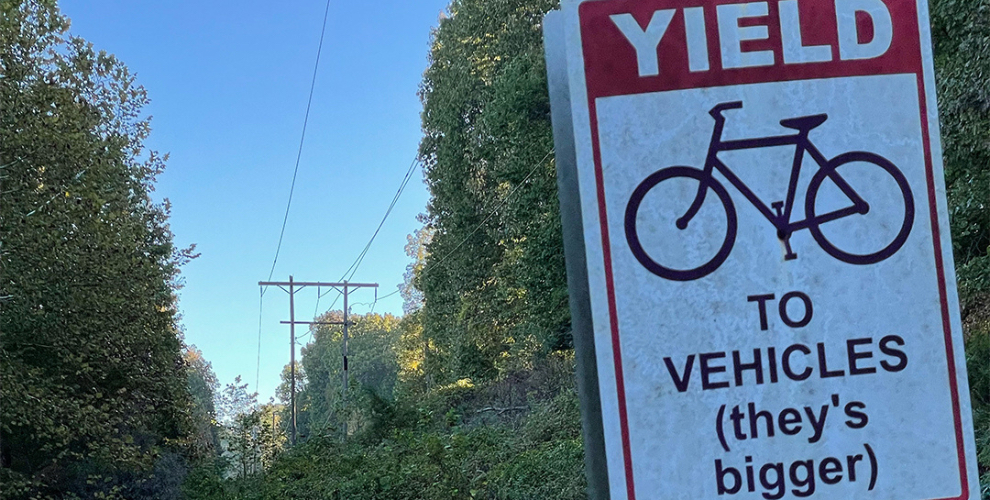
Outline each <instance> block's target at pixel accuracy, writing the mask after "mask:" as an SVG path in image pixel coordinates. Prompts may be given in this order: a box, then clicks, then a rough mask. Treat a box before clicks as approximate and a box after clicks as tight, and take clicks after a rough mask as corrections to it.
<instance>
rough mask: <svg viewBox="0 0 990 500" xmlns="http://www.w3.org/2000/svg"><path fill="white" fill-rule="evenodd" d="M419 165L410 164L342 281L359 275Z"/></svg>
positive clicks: (415, 159) (414, 161)
mask: <svg viewBox="0 0 990 500" xmlns="http://www.w3.org/2000/svg"><path fill="white" fill-rule="evenodd" d="M417 165H419V159H418V158H414V159H413V161H412V162H411V163H410V164H409V168H408V169H406V175H405V176H404V177H403V178H402V182H401V183H400V184H399V189H398V190H396V192H395V196H393V197H392V201H391V202H390V203H389V205H388V208H387V209H386V210H385V215H383V216H382V221H381V222H379V223H378V227H377V228H376V229H375V233H374V234H372V235H371V239H369V240H368V243H367V244H366V245H365V246H364V249H363V250H361V253H360V254H358V256H357V258H356V259H354V262H353V263H352V264H351V265H350V267H348V268H347V270H346V271H344V275H343V276H341V277H340V281H348V280H350V279H351V278H353V277H354V274H355V273H357V271H358V268H359V267H361V263H362V262H364V257H365V256H366V255H367V254H368V250H369V249H371V244H372V243H374V242H375V238H377V237H378V232H379V231H381V229H382V226H384V225H385V221H386V220H387V219H388V216H389V215H391V213H392V209H393V208H395V204H396V203H398V201H399V197H401V196H402V192H403V191H404V190H405V189H406V186H407V185H408V184H409V180H410V179H412V174H413V172H415V171H416V166H417ZM340 297H341V294H340V293H338V294H337V296H336V297H334V299H333V302H332V303H331V304H330V307H329V309H333V306H335V305H336V304H337V300H339V299H340ZM316 307H317V310H319V307H320V303H319V298H317V302H316Z"/></svg>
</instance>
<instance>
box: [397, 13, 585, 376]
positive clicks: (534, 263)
mask: <svg viewBox="0 0 990 500" xmlns="http://www.w3.org/2000/svg"><path fill="white" fill-rule="evenodd" d="M555 5H556V2H555V1H553V0H509V1H504V2H485V1H482V0H455V1H454V2H452V3H451V5H450V9H449V11H450V16H448V17H446V18H444V19H442V20H441V21H440V26H439V27H438V28H437V29H436V30H435V31H434V33H433V43H432V49H431V52H430V66H429V68H428V69H427V70H426V73H425V74H424V77H423V82H422V85H421V91H420V92H421V98H422V101H423V114H422V116H423V131H424V138H423V140H422V142H421V144H420V159H421V161H422V162H423V165H424V171H425V173H426V183H427V186H428V187H429V189H430V195H431V198H430V202H429V205H428V207H427V208H428V213H427V228H428V230H429V231H430V233H431V234H432V240H430V242H429V243H428V244H427V247H426V249H427V255H426V262H425V265H423V266H422V267H421V268H419V269H418V270H417V271H416V273H417V277H416V280H415V285H416V287H417V288H418V289H419V290H422V292H423V294H424V297H425V304H424V307H423V314H422V325H423V330H424V335H425V336H426V337H427V338H428V339H429V340H430V341H431V342H432V343H433V345H434V346H435V349H434V350H433V351H432V352H431V353H430V355H431V358H432V359H434V360H436V361H437V362H438V363H437V364H434V365H432V366H434V367H435V368H436V369H437V370H438V371H437V372H435V373H434V374H433V375H435V376H436V377H437V378H438V382H444V381H446V382H450V381H453V380H456V379H458V378H461V377H475V378H479V377H480V378H487V377H494V376H496V375H497V374H498V373H499V372H501V371H505V370H512V369H518V368H524V367H526V365H527V364H528V362H529V361H530V358H531V357H532V356H533V355H534V354H541V353H546V352H548V351H551V350H555V349H568V348H570V346H571V339H570V334H569V332H570V316H569V311H568V305H567V283H566V276H565V271H564V261H563V244H562V240H561V231H560V216H559V207H558V205H557V191H556V176H555V171H554V162H553V154H552V147H553V140H552V132H551V125H550V106H549V98H548V95H547V87H546V76H545V74H546V69H545V64H544V60H543V44H542V38H541V35H542V33H541V22H542V18H543V15H544V13H546V12H547V11H548V10H550V9H551V8H553V7H554V6H555Z"/></svg>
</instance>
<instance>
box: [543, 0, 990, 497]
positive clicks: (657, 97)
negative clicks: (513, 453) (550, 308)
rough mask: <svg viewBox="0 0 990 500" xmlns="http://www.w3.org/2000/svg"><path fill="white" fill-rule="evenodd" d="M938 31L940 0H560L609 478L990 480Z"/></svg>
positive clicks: (592, 364)
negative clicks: (952, 226)
mask: <svg viewBox="0 0 990 500" xmlns="http://www.w3.org/2000/svg"><path fill="white" fill-rule="evenodd" d="M929 38H930V34H929V27H928V12H927V2H926V1H924V0H919V1H917V2H915V0H903V1H902V0H887V1H883V0H801V1H798V0H779V1H777V0H774V1H756V2H745V3H741V2H731V1H713V0H707V1H699V0H696V1H694V2H684V1H673V0H635V1H629V0H594V1H570V2H566V1H565V3H564V7H563V10H562V12H559V13H554V14H551V16H549V17H548V19H547V35H546V39H547V44H548V48H547V50H548V68H549V73H550V83H551V94H552V97H553V105H554V106H555V109H554V119H555V133H556V134H557V135H558V136H560V135H561V134H562V133H563V134H567V135H568V137H566V138H561V137H558V161H559V166H560V168H561V169H562V170H563V169H568V168H569V169H574V172H576V176H575V177H576V179H575V180H576V182H573V183H572V185H571V187H570V189H572V190H573V191H574V192H573V193H570V195H566V194H564V193H562V210H563V211H564V212H565V221H564V222H565V231H569V235H570V237H568V235H567V234H565V238H567V244H568V258H569V259H571V258H572V257H573V256H574V255H575V248H578V250H579V251H580V254H579V255H578V260H580V259H583V263H582V269H580V272H578V271H575V269H574V266H573V265H571V264H572V263H570V262H569V267H570V269H569V272H570V275H569V276H570V279H571V281H572V282H571V286H572V293H578V292H575V291H574V290H575V288H574V287H575V286H576V284H577V285H583V286H581V287H578V288H579V289H585V287H586V290H587V291H586V292H584V293H585V294H586V303H587V304H588V307H589V310H590V312H591V314H590V318H589V321H590V325H588V326H589V328H588V331H589V338H588V339H584V340H585V342H584V343H582V342H581V341H580V340H579V341H578V344H579V345H578V347H579V348H580V349H583V350H584V353H585V354H587V353H588V352H593V353H594V355H593V356H591V357H590V358H587V356H586V358H587V359H585V362H584V364H583V366H582V367H581V368H582V369H583V370H586V371H587V370H594V373H593V374H590V375H589V374H588V373H585V374H583V378H582V380H583V381H584V385H583V387H582V392H583V397H584V398H585V399H584V402H585V407H586V408H589V407H590V408H594V407H595V405H596V404H599V403H600V410H597V411H596V415H594V416H593V418H590V419H589V418H588V417H586V422H585V431H586V433H589V432H590V433H589V436H590V437H589V439H590V440H591V441H592V443H591V445H590V446H589V450H591V451H590V452H594V450H595V449H602V450H603V454H604V457H603V458H602V460H600V461H597V462H596V461H595V460H592V461H591V462H590V463H591V469H592V473H593V475H595V474H598V476H599V479H598V480H600V479H601V478H602V477H604V474H605V471H606V470H607V486H608V488H607V489H608V490H609V491H610V493H609V494H610V496H611V498H629V499H633V498H639V499H654V498H684V499H704V498H712V499H714V498H740V499H758V498H766V499H777V498H803V497H812V498H835V499H849V498H873V499H889V500H894V499H897V500H933V499H949V498H953V499H964V498H974V499H976V498H979V494H978V485H977V473H976V465H975V459H974V455H975V451H974V443H973V438H972V430H971V429H972V423H971V415H970V407H969V399H968V389H967V384H966V378H965V365H964V358H963V345H962V335H961V325H960V321H959V313H958V304H957V297H956V291H955V275H954V272H953V263H952V254H951V244H950V240H949V233H948V227H949V226H948V217H947V215H946V205H945V191H944V190H945V188H944V183H943V171H942V163H941V149H940V143H939V130H938V118H937V116H938V115H937V111H936V103H935V90H934V81H933V71H932V58H931V48H930V39H929ZM562 105H564V106H569V107H568V109H566V110H564V111H561V110H560V109H558V108H560V107H561V106H562ZM568 114H569V115H570V116H567V115H568ZM568 119H569V120H570V122H569V123H567V124H564V125H563V126H562V122H563V121H566V120H568ZM571 142H572V143H573V150H572V151H570V157H571V158H572V160H571V161H568V154H562V153H563V152H562V151H561V146H560V145H561V144H564V145H565V146H566V145H569V144H570V143H571ZM565 177H566V175H565V173H563V172H562V181H561V183H562V184H561V188H562V190H566V189H569V188H568V185H567V183H566V182H565V180H564V179H565ZM577 195H579V196H577ZM568 196H571V198H568ZM569 200H570V201H569ZM578 200H579V201H578ZM569 210H571V211H575V212H579V213H577V214H569V213H568V211H569ZM577 215H580V217H579V218H578V217H577ZM575 221H579V222H575ZM575 234H577V235H578V236H577V237H576V239H575V237H574V235H575ZM575 241H576V243H575ZM581 244H583V247H584V248H583V249H580V246H581ZM577 281H580V283H576V282H577ZM572 300H574V299H573V298H572ZM573 303H576V302H572V304H573ZM579 313H580V311H575V317H576V318H578V320H579V319H580V317H581V314H579ZM575 332H576V335H580V325H577V326H576V330H575ZM591 332H593V334H592V333H591ZM592 339H593V340H592ZM579 356H581V353H579ZM589 401H591V402H592V404H590V406H589ZM595 426H598V427H599V428H598V429H597V430H596V429H595V428H594V427H595ZM595 436H598V437H597V438H596V437H595ZM595 439H601V440H602V443H597V444H599V445H601V446H599V448H596V447H595V446H594V445H595V444H596V443H594V441H595ZM596 463H599V464H601V465H600V466H599V465H595V464H596ZM596 468H600V469H602V470H597V471H596V470H595V469H596ZM594 481H595V479H593V482H594ZM593 486H594V485H593ZM599 491H604V489H600V490H599Z"/></svg>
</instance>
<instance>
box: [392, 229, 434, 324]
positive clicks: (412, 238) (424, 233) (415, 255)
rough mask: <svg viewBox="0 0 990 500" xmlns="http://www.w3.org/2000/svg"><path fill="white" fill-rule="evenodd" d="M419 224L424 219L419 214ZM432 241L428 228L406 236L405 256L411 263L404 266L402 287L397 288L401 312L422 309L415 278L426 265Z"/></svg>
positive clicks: (420, 296)
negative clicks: (428, 246) (428, 247)
mask: <svg viewBox="0 0 990 500" xmlns="http://www.w3.org/2000/svg"><path fill="white" fill-rule="evenodd" d="M416 218H417V219H418V220H419V221H420V222H425V221H426V217H425V216H424V215H423V214H420V215H419V216H417V217H416ZM432 239H433V232H432V231H431V230H430V228H429V226H423V227H421V228H419V229H417V230H416V232H415V233H413V234H409V235H406V241H407V243H406V247H405V251H406V255H407V256H409V257H410V258H411V259H412V262H410V263H409V264H407V265H406V271H405V272H404V273H402V285H400V286H399V294H400V295H402V312H403V313H405V314H410V313H413V312H416V311H418V310H420V309H422V308H423V301H424V296H423V291H422V290H420V289H419V288H418V287H417V286H416V276H417V275H418V274H419V273H421V272H422V271H423V266H424V265H425V264H426V252H427V250H426V247H427V245H429V244H430V240H432Z"/></svg>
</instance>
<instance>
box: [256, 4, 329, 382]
mask: <svg viewBox="0 0 990 500" xmlns="http://www.w3.org/2000/svg"><path fill="white" fill-rule="evenodd" d="M329 16H330V0H327V5H326V7H325V8H324V10H323V26H321V27H320V43H319V44H318V45H317V48H316V62H315V63H314V64H313V78H312V80H311V81H310V83H309V97H308V98H307V99H306V114H305V115H304V116H303V126H302V133H301V134H300V137H299V150H298V151H297V152H296V165H295V167H294V168H293V169H292V183H291V184H290V185H289V199H288V201H286V203H285V215H284V216H283V217H282V229H281V230H280V231H279V233H278V245H276V246H275V257H274V258H273V259H272V268H271V270H270V271H268V281H271V279H272V276H273V275H274V274H275V265H276V264H277V263H278V255H279V253H280V252H281V251H282V239H283V238H284V237H285V226H286V224H287V223H288V222H289V208H290V207H292V195H293V193H295V191H296V177H297V176H298V175H299V160H300V159H301V158H302V150H303V143H304V142H305V141H306V126H307V125H309V111H310V109H311V108H312V106H313V91H314V90H315V89H316V75H317V73H318V70H319V69H320V55H321V54H323V39H324V37H325V36H326V32H327V18H328V17H329ZM267 289H268V287H263V288H261V299H259V303H258V359H257V361H256V362H255V378H254V390H255V392H258V389H259V387H258V383H259V381H260V379H261V317H262V306H263V305H264V302H265V291H266V290H267Z"/></svg>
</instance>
